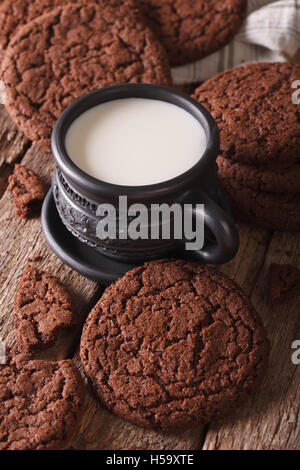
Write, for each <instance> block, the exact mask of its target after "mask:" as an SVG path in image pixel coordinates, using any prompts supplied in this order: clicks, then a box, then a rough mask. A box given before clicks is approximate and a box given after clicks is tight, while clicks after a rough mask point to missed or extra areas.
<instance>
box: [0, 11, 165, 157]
mask: <svg viewBox="0 0 300 470" xmlns="http://www.w3.org/2000/svg"><path fill="white" fill-rule="evenodd" d="M1 78H2V79H3V81H4V83H5V85H6V108H7V110H8V111H9V113H10V115H11V117H12V118H13V119H14V121H15V122H16V124H17V125H18V126H19V127H20V128H21V130H22V131H23V132H24V134H25V135H26V136H27V137H28V138H30V139H31V140H33V141H35V142H37V143H39V144H40V145H41V146H43V147H45V148H49V146H50V136H51V132H52V128H53V126H54V123H55V121H56V119H57V118H58V117H59V115H60V114H61V113H62V111H63V110H64V109H65V108H66V107H67V106H68V105H69V104H71V103H72V102H73V101H75V100H76V99H77V98H79V97H81V96H82V95H84V94H86V93H88V92H90V91H93V90H95V89H98V88H101V87H104V86H108V85H113V84H119V83H128V82H130V83H133V82H134V83H137V82H146V83H153V84H161V85H170V84H171V76H170V68H169V64H168V59H167V55H166V52H165V50H164V49H163V47H162V45H161V44H160V42H159V41H158V39H157V38H156V36H155V34H154V33H153V32H152V31H151V30H150V28H148V27H146V26H145V24H143V22H140V21H139V17H138V16H137V15H136V14H132V11H131V9H129V10H128V9H127V8H126V4H124V6H123V7H122V8H112V7H111V6H109V5H107V6H105V7H101V6H99V5H97V4H94V3H89V4H87V5H85V6H83V5H76V4H74V5H66V6H63V7H58V8H56V9H54V10H53V11H52V12H51V13H48V14H45V15H42V16H40V17H38V18H37V19H35V20H33V21H31V22H30V23H28V24H27V25H24V26H22V27H21V28H20V30H19V32H18V33H17V34H16V35H15V36H14V37H13V39H12V40H11V42H10V44H9V47H8V48H7V50H6V53H5V57H4V59H3V62H2V67H1Z"/></svg>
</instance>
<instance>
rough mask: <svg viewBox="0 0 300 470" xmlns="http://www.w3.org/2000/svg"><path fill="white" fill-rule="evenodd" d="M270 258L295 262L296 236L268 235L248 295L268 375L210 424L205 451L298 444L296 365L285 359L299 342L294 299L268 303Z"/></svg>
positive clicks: (298, 254) (299, 302)
mask: <svg viewBox="0 0 300 470" xmlns="http://www.w3.org/2000/svg"><path fill="white" fill-rule="evenodd" d="M274 262H276V263H279V264H284V263H292V264H294V265H296V266H300V236H299V235H291V234H288V233H275V234H274V236H273V238H272V241H271V243H270V245H269V249H268V253H267V256H266V258H265V262H264V265H263V267H262V269H261V271H260V274H259V277H258V280H257V283H256V286H255V289H254V291H253V294H252V296H251V298H252V301H253V304H254V306H255V307H256V309H257V311H258V312H259V313H260V314H261V316H262V317H263V320H264V323H265V326H266V328H267V331H268V336H269V339H270V342H271V357H270V366H269V371H268V375H267V377H266V379H265V380H264V382H263V384H262V386H261V388H260V390H259V391H258V393H257V394H256V395H255V396H253V398H252V400H251V401H250V402H249V403H248V404H247V405H245V406H244V407H243V408H242V409H240V410H239V411H237V413H236V414H235V415H234V416H232V417H230V418H228V419H226V420H224V421H222V422H221V423H218V424H215V425H213V426H210V428H209V431H208V434H207V436H206V440H205V443H204V449H206V450H213V449H223V450H228V449H235V450H247V449H251V450H256V449H258V450H259V449H263V450H275V449H281V450H296V449H298V450H299V448H300V427H299V418H300V413H299V406H300V404H299V391H300V366H296V365H293V364H292V360H291V356H292V352H293V350H292V349H291V346H292V343H293V342H294V341H295V340H300V321H299V320H300V318H299V310H300V297H298V298H297V299H296V300H294V301H291V302H289V303H287V304H286V305H282V306H277V307H272V306H271V305H270V303H269V298H268V284H267V276H268V270H269V266H270V264H271V263H274ZM243 263H246V259H245V258H244V259H243Z"/></svg>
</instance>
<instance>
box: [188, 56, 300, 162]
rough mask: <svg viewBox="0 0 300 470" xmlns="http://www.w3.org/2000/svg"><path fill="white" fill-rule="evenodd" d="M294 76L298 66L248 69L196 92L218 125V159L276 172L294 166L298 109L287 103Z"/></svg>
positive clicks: (299, 147)
mask: <svg viewBox="0 0 300 470" xmlns="http://www.w3.org/2000/svg"><path fill="white" fill-rule="evenodd" d="M299 76H300V64H291V63H259V64H250V65H246V66H244V67H238V68H235V69H233V70H229V71H227V72H224V73H221V74H218V75H216V76H215V77H213V78H212V79H210V80H208V81H207V82H205V83H204V84H203V85H201V86H200V87H199V88H198V89H197V90H196V92H195V94H194V95H193V96H194V98H195V99H196V100H198V101H199V102H200V103H202V104H203V105H204V106H205V107H206V108H207V109H208V110H209V111H210V112H211V114H212V115H213V117H214V118H215V120H216V121H217V124H218V126H219V129H220V134H221V156H222V157H225V158H228V159H230V160H233V161H238V162H240V163H250V164H254V165H258V166H261V167H262V166H265V167H272V168H276V167H277V168H280V169H282V168H288V167H291V166H293V165H294V164H295V163H300V120H299V112H300V105H296V104H294V103H293V102H292V95H293V93H294V91H295V90H294V89H293V88H292V84H293V82H294V81H295V80H298V79H299Z"/></svg>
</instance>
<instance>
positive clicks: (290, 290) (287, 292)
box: [269, 263, 300, 305]
mask: <svg viewBox="0 0 300 470" xmlns="http://www.w3.org/2000/svg"><path fill="white" fill-rule="evenodd" d="M299 287H300V270H299V269H298V268H296V267H295V266H292V265H290V264H275V263H274V264H272V265H271V266H270V271H269V293H270V300H271V303H272V305H279V304H283V303H285V302H288V301H289V300H291V299H292V298H293V297H295V295H296V294H297V292H298V291H299Z"/></svg>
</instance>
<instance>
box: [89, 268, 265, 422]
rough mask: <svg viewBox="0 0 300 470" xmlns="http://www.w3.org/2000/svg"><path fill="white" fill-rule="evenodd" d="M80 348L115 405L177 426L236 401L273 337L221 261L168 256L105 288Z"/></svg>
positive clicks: (128, 414) (103, 394) (257, 373)
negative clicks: (218, 265)
mask: <svg viewBox="0 0 300 470" xmlns="http://www.w3.org/2000/svg"><path fill="white" fill-rule="evenodd" d="M80 354H81V360H82V364H83V367H84V370H85V373H86V375H87V377H88V378H89V379H90V380H91V383H92V385H93V387H94V389H95V391H96V392H97V394H98V396H99V398H100V399H101V400H102V402H103V403H104V404H105V405H106V407H107V408H108V409H110V410H111V411H112V412H114V413H115V414H117V415H119V416H121V417H122V418H124V419H126V420H128V421H130V422H132V423H134V424H136V425H138V426H142V427H145V428H157V429H161V430H172V429H176V428H180V429H181V428H189V427H194V426H197V425H199V424H200V423H205V422H211V421H212V420H214V419H218V418H220V417H222V416H224V415H226V414H227V413H229V412H231V411H232V410H234V409H236V407H237V406H238V405H240V404H241V403H242V402H243V401H244V400H245V399H246V398H247V397H248V396H249V395H250V394H251V392H253V391H254V390H255V388H256V386H257V384H258V382H259V381H260V379H261V378H262V376H263V374H264V372H265V369H266V364H267V357H268V342H267V340H266V334H265V330H264V328H263V327H262V324H261V322H260V320H259V318H258V316H257V314H256V313H255V311H254V309H253V307H252V305H251V303H250V301H249V300H248V299H247V298H246V297H245V295H244V294H243V293H242V292H241V290H240V289H239V287H238V286H237V285H236V284H235V283H234V282H233V281H231V280H230V279H228V278H227V277H226V276H225V275H223V274H221V273H220V272H219V271H217V270H216V269H213V268H209V267H203V266H200V265H198V264H194V263H187V262H184V261H168V260H161V261H154V262H150V263H146V264H145V265H144V266H142V267H139V268H136V269H134V270H132V271H130V272H128V273H127V274H126V275H125V276H124V277H123V278H122V279H120V280H118V281H117V282H116V283H114V284H113V285H112V286H110V287H109V288H108V289H107V290H106V291H105V293H104V295H103V297H102V298H101V299H100V301H99V302H98V304H97V305H96V307H95V308H94V309H93V310H92V312H91V313H90V314H89V316H88V319H87V321H86V324H85V326H84V330H83V334H82V338H81V347H80Z"/></svg>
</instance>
